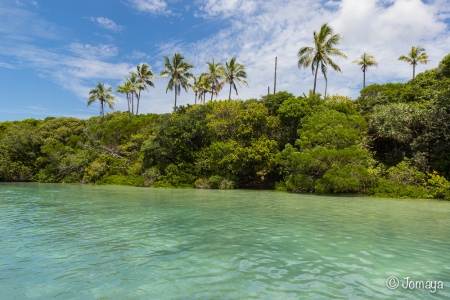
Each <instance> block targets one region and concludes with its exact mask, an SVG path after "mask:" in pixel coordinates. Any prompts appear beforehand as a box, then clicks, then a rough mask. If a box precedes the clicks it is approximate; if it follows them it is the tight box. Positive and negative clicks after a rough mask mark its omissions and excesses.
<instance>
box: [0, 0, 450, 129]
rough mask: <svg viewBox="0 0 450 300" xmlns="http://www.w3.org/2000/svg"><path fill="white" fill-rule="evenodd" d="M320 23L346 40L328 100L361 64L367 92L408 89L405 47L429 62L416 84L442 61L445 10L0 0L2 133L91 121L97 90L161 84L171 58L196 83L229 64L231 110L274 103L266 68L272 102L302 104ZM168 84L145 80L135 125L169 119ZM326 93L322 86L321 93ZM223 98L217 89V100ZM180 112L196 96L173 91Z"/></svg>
mask: <svg viewBox="0 0 450 300" xmlns="http://www.w3.org/2000/svg"><path fill="white" fill-rule="evenodd" d="M324 23H328V24H329V25H330V26H331V27H332V28H333V30H334V32H335V33H338V34H340V35H342V36H343V37H344V39H343V40H342V41H341V44H340V45H339V46H338V48H339V49H341V50H342V51H343V52H344V53H345V54H346V55H347V57H348V59H343V58H336V59H335V61H336V63H337V64H338V65H339V66H340V67H341V69H342V73H336V72H334V71H331V70H330V71H329V73H328V94H340V95H346V96H349V97H351V98H353V99H355V98H356V97H357V96H358V94H359V91H360V89H361V88H362V79H363V74H362V72H361V69H360V68H359V67H358V66H357V65H356V64H352V61H354V60H356V59H359V57H360V56H361V55H362V54H363V53H364V52H366V53H368V54H370V55H373V56H374V57H375V59H376V60H377V61H378V63H379V66H378V67H377V68H370V69H369V70H368V72H367V75H366V80H367V84H371V83H386V82H406V81H407V80H409V79H411V77H412V67H411V66H410V65H408V64H407V63H405V62H401V61H398V60H397V58H398V57H399V56H401V55H407V54H408V52H409V51H410V49H411V47H412V46H422V47H424V48H425V49H426V52H427V54H428V55H429V58H430V60H431V61H430V63H429V64H427V65H420V66H418V68H417V71H416V72H422V71H424V70H427V69H430V68H434V67H436V66H437V65H438V64H439V61H440V60H441V59H442V58H443V57H444V56H445V55H447V54H448V53H450V27H449V25H450V0H428V1H425V0H341V1H333V0H325V1H320V0H273V1H260V0H194V1H180V0H90V1H87V0H76V1H75V0H72V1H70V0H65V1H54V0H52V1H50V0H0V103H1V105H0V121H6V120H9V121H12V120H22V119H25V118H36V119H43V118H45V117H47V116H55V117H59V116H72V117H77V118H88V117H91V116H96V115H99V105H98V103H95V104H92V105H91V106H89V107H88V106H87V105H86V102H87V99H88V94H89V90H90V89H92V88H94V87H95V86H96V85H97V83H98V82H103V83H104V84H105V85H106V86H112V87H113V88H114V90H115V89H116V87H117V86H118V85H121V84H123V81H124V78H125V76H128V75H129V72H132V71H134V70H135V69H136V66H137V65H138V64H142V63H147V64H149V65H150V67H151V69H152V70H153V72H154V73H155V75H159V74H160V72H161V70H162V69H163V56H169V57H171V56H172V55H173V54H174V53H175V52H179V53H181V54H183V56H184V57H185V60H186V61H188V62H190V63H191V64H193V65H194V66H195V69H193V71H192V73H193V74H194V75H196V76H198V75H200V74H201V73H203V72H205V71H206V65H205V62H207V61H211V59H212V58H214V59H215V60H216V61H221V62H225V61H229V60H230V59H231V57H233V56H235V57H236V59H237V62H239V63H242V64H244V65H245V66H246V71H247V76H248V77H247V81H248V83H249V87H248V88H247V87H244V86H241V87H240V88H238V92H239V95H235V94H232V98H233V99H236V98H239V99H244V100H245V99H250V98H259V97H260V96H262V95H266V94H267V87H268V86H270V90H271V92H272V91H273V75H274V74H273V73H274V62H275V57H278V71H277V91H282V90H285V91H288V92H291V93H293V94H294V95H302V94H303V93H305V94H307V93H308V92H309V90H311V89H312V88H313V79H314V78H313V75H312V72H311V69H310V68H308V69H299V68H298V66H297V61H298V57H297V53H298V51H299V49H300V48H301V47H303V46H312V45H313V31H319V30H320V27H321V25H322V24H324ZM167 82H168V79H167V78H164V79H155V80H154V84H155V88H150V89H149V92H145V93H144V94H143V96H142V98H141V106H140V109H139V110H140V112H141V113H167V112H170V111H171V110H172V108H173V105H174V103H173V102H174V92H171V91H168V92H167V93H166V87H167ZM324 87H325V81H324V79H323V77H322V76H320V75H319V76H318V82H317V90H318V92H322V93H323V89H324ZM115 96H117V102H116V104H115V110H127V104H126V100H125V97H124V96H123V95H122V94H115ZM227 97H228V88H227V87H225V88H224V90H222V91H221V92H220V94H219V98H222V99H225V98H227ZM188 103H189V104H193V103H194V93H193V92H192V91H188V92H185V91H184V90H182V92H181V96H179V98H178V100H177V104H178V105H184V104H188ZM107 111H108V110H107Z"/></svg>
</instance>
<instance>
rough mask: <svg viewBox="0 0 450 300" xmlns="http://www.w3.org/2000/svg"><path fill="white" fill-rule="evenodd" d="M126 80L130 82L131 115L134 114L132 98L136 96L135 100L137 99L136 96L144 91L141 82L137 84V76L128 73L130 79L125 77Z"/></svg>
mask: <svg viewBox="0 0 450 300" xmlns="http://www.w3.org/2000/svg"><path fill="white" fill-rule="evenodd" d="M127 80H128V81H129V82H130V90H131V113H133V114H135V112H134V96H136V99H138V98H139V96H138V95H140V91H142V90H143V89H144V85H143V84H142V83H141V82H139V78H138V75H137V74H136V73H134V72H131V73H130V77H127Z"/></svg>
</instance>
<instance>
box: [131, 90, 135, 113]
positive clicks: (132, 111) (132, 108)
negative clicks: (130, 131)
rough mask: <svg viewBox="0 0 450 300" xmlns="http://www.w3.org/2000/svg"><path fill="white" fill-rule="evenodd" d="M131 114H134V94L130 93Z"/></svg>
mask: <svg viewBox="0 0 450 300" xmlns="http://www.w3.org/2000/svg"><path fill="white" fill-rule="evenodd" d="M131 113H132V114H134V93H131Z"/></svg>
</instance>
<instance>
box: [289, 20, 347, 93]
mask: <svg viewBox="0 0 450 300" xmlns="http://www.w3.org/2000/svg"><path fill="white" fill-rule="evenodd" d="M313 36H314V47H302V48H300V50H299V51H298V54H297V55H298V68H299V69H300V68H302V67H303V68H307V67H309V66H311V70H312V73H313V75H314V89H313V94H315V93H316V82H317V71H318V70H319V65H320V67H321V69H322V73H323V70H325V72H326V69H327V67H328V65H330V66H331V67H332V68H333V70H335V71H336V72H341V73H342V71H341V68H340V67H339V66H338V65H337V64H336V63H335V62H334V61H333V60H331V58H330V56H337V57H343V58H347V56H346V55H345V54H344V53H343V52H342V51H340V50H339V49H337V48H334V46H337V45H339V41H340V40H342V39H343V37H342V36H341V35H339V34H333V29H331V27H330V26H328V24H323V25H322V27H321V28H320V32H319V33H317V32H316V31H314V32H313ZM324 75H325V74H324Z"/></svg>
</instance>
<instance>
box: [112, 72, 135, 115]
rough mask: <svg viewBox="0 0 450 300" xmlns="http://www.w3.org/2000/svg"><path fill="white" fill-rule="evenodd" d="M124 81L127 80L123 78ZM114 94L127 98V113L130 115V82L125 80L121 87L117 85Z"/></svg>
mask: <svg viewBox="0 0 450 300" xmlns="http://www.w3.org/2000/svg"><path fill="white" fill-rule="evenodd" d="M125 79H127V78H126V77H125ZM116 92H117V93H122V94H125V95H126V96H127V103H128V113H130V100H131V99H130V94H131V93H132V90H131V82H130V81H129V80H125V82H124V84H123V85H119V86H118V87H117V90H116Z"/></svg>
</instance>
